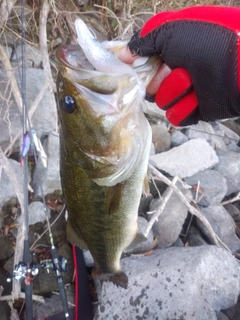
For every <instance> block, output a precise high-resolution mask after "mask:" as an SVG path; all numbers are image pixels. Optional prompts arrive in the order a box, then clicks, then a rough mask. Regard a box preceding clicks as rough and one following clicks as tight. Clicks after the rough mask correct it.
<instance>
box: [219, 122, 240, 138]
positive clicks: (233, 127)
mask: <svg viewBox="0 0 240 320" xmlns="http://www.w3.org/2000/svg"><path fill="white" fill-rule="evenodd" d="M221 124H222V125H224V126H225V127H227V128H229V129H231V130H232V131H233V132H235V133H236V134H237V135H239V136H240V125H239V124H238V123H237V122H236V121H235V120H232V119H228V120H225V121H223V122H222V123H221Z"/></svg>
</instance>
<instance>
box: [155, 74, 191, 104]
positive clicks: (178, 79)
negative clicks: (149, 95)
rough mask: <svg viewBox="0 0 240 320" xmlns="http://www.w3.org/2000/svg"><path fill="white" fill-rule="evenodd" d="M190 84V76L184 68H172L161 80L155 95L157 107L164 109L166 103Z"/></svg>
mask: <svg viewBox="0 0 240 320" xmlns="http://www.w3.org/2000/svg"><path fill="white" fill-rule="evenodd" d="M191 84H192V83H191V77H190V75H189V73H188V72H187V71H186V70H185V69H182V68H177V69H174V70H173V71H172V72H171V73H170V74H169V75H168V76H167V77H166V78H165V79H164V80H163V81H162V83H161V85H160V87H159V89H158V91H157V93H156V96H155V102H156V104H157V105H158V106H159V108H161V109H164V108H165V106H166V105H168V104H169V103H171V102H172V101H173V100H174V99H176V98H177V97H178V96H179V95H180V94H182V93H183V92H185V91H186V90H187V89H188V88H189V87H190V86H191Z"/></svg>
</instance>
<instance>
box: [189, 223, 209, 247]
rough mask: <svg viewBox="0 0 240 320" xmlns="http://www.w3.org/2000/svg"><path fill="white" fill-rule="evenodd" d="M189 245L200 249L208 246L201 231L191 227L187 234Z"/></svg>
mask: <svg viewBox="0 0 240 320" xmlns="http://www.w3.org/2000/svg"><path fill="white" fill-rule="evenodd" d="M187 243H188V245H189V246H190V247H198V246H203V245H206V244H207V242H206V241H205V240H204V239H203V236H202V234H201V232H200V230H199V229H198V228H196V227H194V226H191V227H190V229H189V231H188V233H187Z"/></svg>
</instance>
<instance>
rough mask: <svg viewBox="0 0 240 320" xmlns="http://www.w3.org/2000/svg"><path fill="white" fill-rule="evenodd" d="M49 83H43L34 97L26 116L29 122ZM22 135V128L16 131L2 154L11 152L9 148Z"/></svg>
mask: <svg viewBox="0 0 240 320" xmlns="http://www.w3.org/2000/svg"><path fill="white" fill-rule="evenodd" d="M49 87H50V86H49V83H45V85H44V86H43V87H42V89H41V91H40V92H39V93H38V95H37V97H36V99H35V100H34V102H33V104H32V106H31V109H30V110H29V112H28V116H29V120H30V122H31V118H32V116H33V114H34V112H35V110H36V109H37V106H38V105H39V103H40V101H41V100H42V98H43V96H44V93H45V91H46V90H47V89H48V88H49ZM21 136H22V129H20V130H19V131H18V133H17V134H16V136H15V137H14V138H13V139H12V140H11V143H10V144H9V146H8V147H7V148H6V149H5V150H4V154H5V155H8V154H9V153H10V152H11V149H12V147H13V145H14V143H15V142H16V141H17V140H18V139H20V137H21Z"/></svg>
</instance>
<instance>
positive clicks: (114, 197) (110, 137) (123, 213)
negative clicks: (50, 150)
mask: <svg viewBox="0 0 240 320" xmlns="http://www.w3.org/2000/svg"><path fill="white" fill-rule="evenodd" d="M57 57H58V60H59V62H60V71H59V75H58V81H57V87H58V113H59V120H60V159H61V160H60V173H61V181H62V189H63V193H64V196H65V198H66V204H67V210H68V222H67V233H68V238H69V240H70V241H71V242H72V243H73V244H75V245H77V246H79V247H80V248H82V249H89V250H90V252H91V254H92V256H93V258H94V263H95V270H94V275H95V276H96V277H98V278H99V279H102V280H109V281H112V282H114V283H115V284H117V285H119V286H122V287H124V288H126V287H127V282H128V279H127V276H126V275H125V273H123V272H122V271H121V267H120V257H121V254H122V252H123V251H124V250H127V248H128V247H129V246H130V245H131V244H132V243H135V242H138V241H139V238H140V236H139V234H138V230H137V217H138V205H139V202H140V198H141V194H142V189H143V182H144V179H145V177H146V173H147V165H148V156H149V151H150V146H151V128H150V126H149V124H148V122H147V120H146V119H145V117H144V114H143V112H142V109H141V99H139V95H142V93H139V85H138V82H139V80H137V79H135V77H133V74H131V73H130V74H118V75H116V74H113V75H110V74H105V73H102V72H98V71H94V70H91V69H92V67H91V65H90V64H88V62H87V61H85V60H84V58H85V56H84V54H83V53H81V51H80V48H79V47H74V46H63V47H61V48H60V49H59V50H58V53H57ZM83 57H84V58H83ZM98 59H100V58H99V57H98ZM83 60H84V61H85V62H84V63H85V64H86V65H85V66H83V65H84V64H81V63H82V61H83ZM150 66H151V68H150V69H149V67H150ZM158 66H159V64H158V63H157V62H156V61H153V62H152V63H148V64H146V65H145V67H143V68H142V69H141V67H140V68H139V69H137V70H136V71H139V74H142V75H143V74H144V72H145V70H147V72H145V80H146V79H147V80H146V81H148V82H149V81H150V77H149V75H150V74H151V75H152V74H154V72H155V71H156V69H157V68H158ZM142 71H143V72H142ZM141 72H142V73H141Z"/></svg>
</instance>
